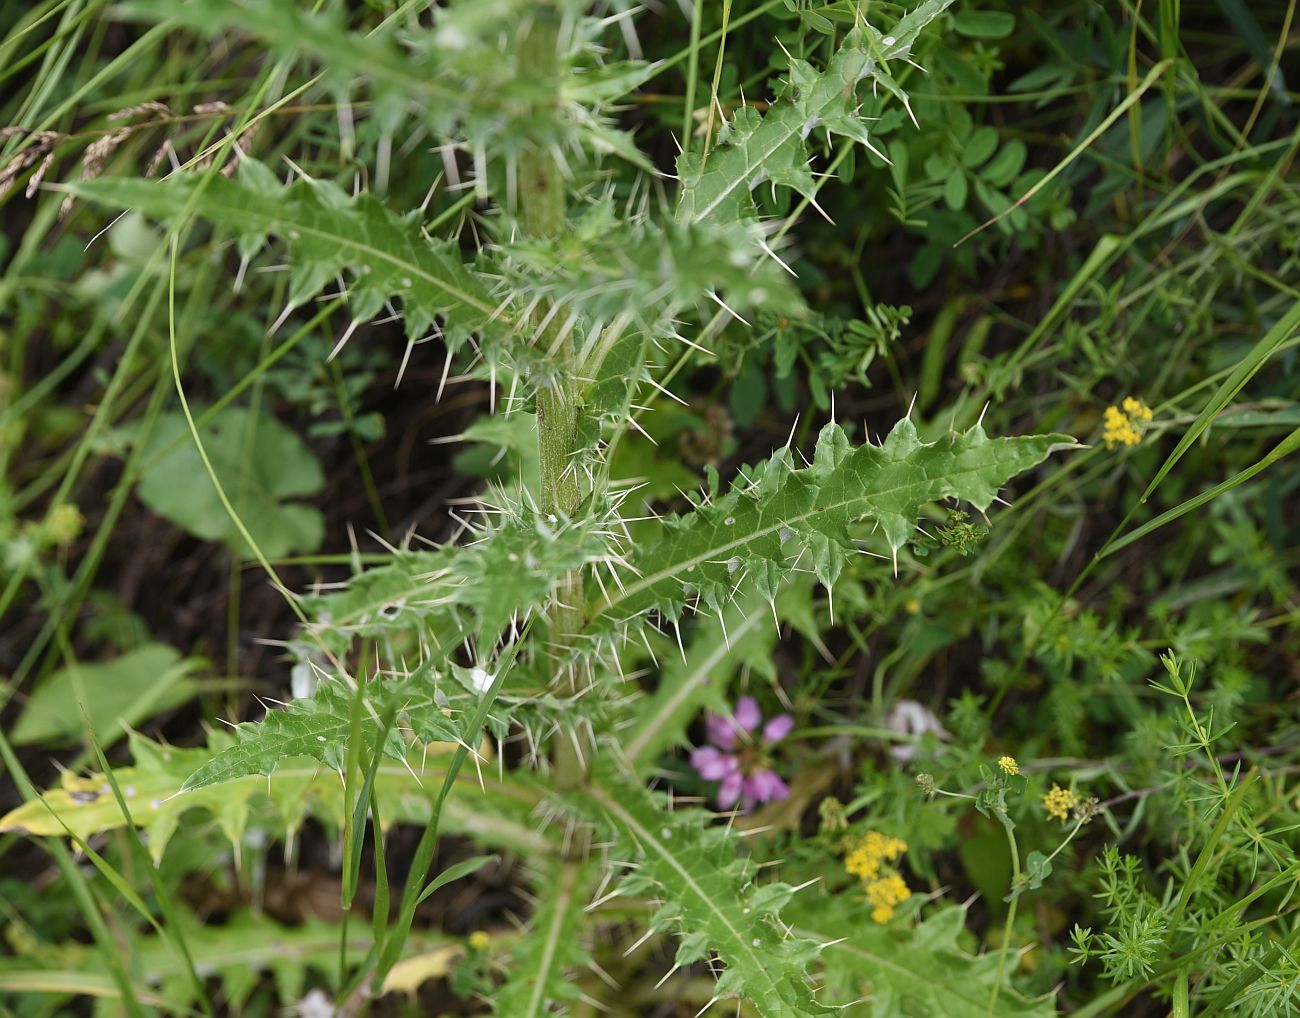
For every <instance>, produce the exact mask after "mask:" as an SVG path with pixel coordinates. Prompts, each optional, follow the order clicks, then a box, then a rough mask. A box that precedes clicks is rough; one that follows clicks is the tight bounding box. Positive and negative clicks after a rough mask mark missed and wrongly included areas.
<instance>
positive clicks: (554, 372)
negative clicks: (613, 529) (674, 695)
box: [518, 3, 586, 788]
mask: <svg viewBox="0 0 1300 1018" xmlns="http://www.w3.org/2000/svg"><path fill="white" fill-rule="evenodd" d="M559 28H560V18H559V14H558V13H557V12H556V10H555V9H554V8H553V7H552V6H550V5H549V4H547V3H539V4H537V5H536V8H535V9H534V11H533V12H532V14H531V15H530V17H529V19H528V20H527V21H526V22H525V23H524V24H523V25H522V26H521V30H520V40H519V55H520V61H521V63H522V65H523V68H524V69H525V70H526V71H527V72H529V74H530V76H531V77H532V78H533V79H534V81H535V82H536V83H537V93H536V94H537V96H538V98H537V100H536V106H537V116H538V118H539V119H541V118H545V117H547V116H548V115H549V114H552V111H549V110H547V109H545V106H546V105H547V104H549V103H552V102H554V100H555V97H556V96H557V95H558V94H559V87H560V82H559V76H560V73H561V60H560V49H559V47H560V38H559ZM518 194H519V208H518V216H519V225H520V227H521V228H522V230H523V231H524V232H525V233H527V234H531V235H532V236H535V237H551V236H555V235H557V234H559V233H560V232H561V231H562V230H563V229H564V224H565V220H566V213H565V186H564V178H563V175H562V173H561V170H560V164H559V162H558V161H557V159H556V158H555V153H554V152H553V151H552V150H551V149H549V148H547V147H546V146H544V145H537V144H535V145H533V146H532V147H531V148H530V149H529V151H528V152H526V153H525V156H524V158H523V160H522V162H521V166H520V173H519V192H518ZM550 311H551V308H550V306H549V305H546V304H544V305H543V306H541V307H539V308H538V309H537V310H536V312H535V321H536V322H537V323H538V325H539V326H540V324H541V323H542V322H543V321H545V320H546V319H547V318H548V316H549V312H550ZM549 317H550V318H551V322H550V324H548V325H546V326H544V327H541V330H540V334H539V335H538V336H537V338H536V342H537V343H538V344H540V345H541V346H543V347H544V348H545V349H546V350H548V351H549V354H550V358H549V360H550V364H549V367H550V371H549V374H548V375H547V376H546V377H543V378H540V379H538V389H537V447H538V453H539V456H540V460H541V492H540V497H539V499H538V503H539V505H540V506H541V509H542V512H544V513H547V514H553V515H556V516H571V515H573V514H574V513H575V512H577V510H578V506H579V504H580V503H581V502H582V486H581V484H580V483H579V470H578V464H577V463H576V462H575V459H574V457H575V455H576V453H577V446H578V426H579V423H580V420H581V412H582V407H581V403H580V399H579V394H578V380H577V378H576V377H575V373H574V349H573V337H572V333H571V331H570V330H568V329H564V330H562V331H561V329H560V328H559V327H558V326H557V323H556V321H555V318H556V317H558V316H549ZM583 603H584V596H583V583H582V573H581V572H579V571H578V570H573V571H572V572H570V573H569V574H568V575H567V576H565V577H564V579H562V580H561V581H560V583H559V585H558V586H557V588H556V590H555V594H554V598H553V603H552V605H551V616H550V643H551V645H552V647H553V649H554V651H555V652H556V660H557V661H560V660H563V659H564V657H565V656H566V655H565V654H564V651H565V649H566V648H567V647H568V646H570V645H571V644H572V642H573V640H574V638H575V637H576V635H577V633H578V632H579V631H580V630H581V628H582V621H583ZM562 677H563V676H561V675H560V674H558V668H557V674H554V675H552V680H553V681H559V680H560V679H561V678H562ZM569 679H570V681H571V682H573V681H574V677H573V676H569ZM575 684H576V683H575ZM553 763H554V766H555V778H556V783H557V785H558V786H559V787H560V788H571V787H574V786H576V785H578V784H581V782H582V781H583V779H584V778H585V775H586V761H585V758H584V756H583V754H582V752H581V749H580V746H579V743H578V741H577V738H576V737H574V736H570V735H569V733H566V732H560V733H557V735H556V739H555V745H554V750H553Z"/></svg>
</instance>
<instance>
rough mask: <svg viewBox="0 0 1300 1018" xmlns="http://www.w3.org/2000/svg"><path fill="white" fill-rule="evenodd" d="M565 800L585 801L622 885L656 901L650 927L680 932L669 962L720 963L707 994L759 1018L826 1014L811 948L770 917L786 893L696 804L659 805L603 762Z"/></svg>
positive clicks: (813, 946)
mask: <svg viewBox="0 0 1300 1018" xmlns="http://www.w3.org/2000/svg"><path fill="white" fill-rule="evenodd" d="M574 805H575V806H576V808H577V809H579V810H580V811H582V812H584V813H585V814H587V815H588V816H589V817H590V816H592V810H591V808H590V807H591V806H594V807H595V816H594V819H595V820H596V822H597V823H599V824H600V825H601V826H602V827H604V828H606V829H607V830H608V831H609V832H610V834H611V835H612V836H613V837H614V839H615V843H616V845H617V846H618V847H620V848H622V849H623V850H624V851H625V852H627V853H629V854H630V855H631V856H632V860H629V861H633V860H634V861H635V863H636V866H635V868H634V869H633V870H632V871H631V875H630V876H628V877H627V878H625V879H624V881H623V883H622V888H623V890H625V891H626V892H627V893H629V894H648V895H651V896H653V897H656V898H659V899H661V900H662V901H664V902H665V904H664V905H663V906H662V907H661V908H660V909H659V911H658V912H656V913H655V915H654V917H653V918H652V919H651V921H650V926H651V928H652V929H654V930H656V931H658V932H665V931H668V930H674V931H677V932H679V933H681V934H682V939H681V941H680V943H679V945H678V950H677V957H676V964H677V965H679V966H681V965H690V964H693V963H695V962H699V961H705V960H707V959H709V958H711V957H712V956H714V955H716V956H717V958H718V959H720V960H721V962H722V963H723V965H724V966H725V970H724V971H723V973H722V975H721V976H720V977H719V979H718V983H717V989H716V997H718V998H723V997H744V998H746V999H748V1000H750V1001H751V1002H753V1004H754V1006H755V1008H756V1009H757V1012H758V1013H759V1014H760V1015H762V1016H763V1018H806V1016H816V1015H829V1014H833V1013H835V1012H834V1009H832V1008H829V1007H826V1006H825V1005H823V1004H822V1003H820V1002H819V1001H818V1000H817V998H816V997H815V996H814V995H813V991H812V987H811V986H810V985H809V982H808V976H807V972H808V969H809V967H810V966H811V965H813V964H814V962H815V960H816V958H817V955H818V953H819V951H820V950H821V948H820V947H819V945H818V944H816V943H814V942H813V941H810V940H805V939H802V938H799V937H792V936H787V935H786V933H785V931H784V930H783V929H781V928H780V927H779V926H778V924H777V922H776V921H775V918H774V917H775V916H776V914H777V912H778V911H779V910H780V908H781V907H782V906H783V905H784V904H785V903H786V902H787V901H788V900H789V899H790V897H791V894H792V890H791V889H790V888H789V887H786V886H785V885H783V884H767V885H763V886H761V887H757V886H755V884H754V867H753V866H752V865H751V864H750V863H749V862H748V861H747V860H745V859H744V858H743V857H741V856H739V855H737V839H736V838H735V837H734V836H733V835H732V834H731V833H730V832H729V831H728V830H727V828H725V827H721V826H716V825H711V824H710V823H709V819H710V818H709V814H708V813H705V812H704V811H702V810H694V809H678V810H675V811H669V810H668V809H667V808H666V807H667V803H666V802H665V800H664V799H663V797H657V796H654V795H652V794H651V793H650V792H647V791H646V790H645V789H644V788H643V787H642V786H641V785H640V784H636V783H633V782H632V781H629V780H628V779H626V778H624V777H622V776H620V775H618V774H617V773H615V772H614V771H613V770H612V769H608V768H606V769H605V770H603V771H602V772H600V775H599V778H598V780H597V781H595V782H593V783H592V784H591V785H590V786H589V787H588V788H587V789H586V790H584V793H583V796H582V801H581V802H580V803H575V804H574Z"/></svg>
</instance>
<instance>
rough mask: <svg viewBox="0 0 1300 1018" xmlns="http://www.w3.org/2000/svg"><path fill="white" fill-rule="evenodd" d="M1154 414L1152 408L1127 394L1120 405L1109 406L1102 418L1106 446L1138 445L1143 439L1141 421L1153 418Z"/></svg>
mask: <svg viewBox="0 0 1300 1018" xmlns="http://www.w3.org/2000/svg"><path fill="white" fill-rule="evenodd" d="M1121 407H1122V408H1123V409H1121ZM1152 416H1153V415H1152V413H1151V408H1150V407H1149V406H1147V405H1146V404H1145V403H1143V402H1142V401H1141V400H1140V399H1137V398H1135V397H1133V396H1126V397H1125V398H1124V400H1123V402H1121V403H1120V405H1119V406H1108V407H1107V408H1106V412H1105V414H1104V415H1103V418H1102V432H1101V437H1102V438H1103V439H1105V441H1106V448H1107V449H1114V448H1115V446H1117V445H1137V444H1138V443H1139V442H1140V441H1142V431H1141V428H1140V425H1141V423H1142V422H1143V421H1149V420H1151V418H1152Z"/></svg>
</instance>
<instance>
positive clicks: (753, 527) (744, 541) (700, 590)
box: [591, 419, 1075, 632]
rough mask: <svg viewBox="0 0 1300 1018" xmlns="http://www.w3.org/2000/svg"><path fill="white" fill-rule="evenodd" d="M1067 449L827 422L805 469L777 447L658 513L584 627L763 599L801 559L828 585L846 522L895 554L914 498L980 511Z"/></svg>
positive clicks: (847, 543) (842, 553)
mask: <svg viewBox="0 0 1300 1018" xmlns="http://www.w3.org/2000/svg"><path fill="white" fill-rule="evenodd" d="M1074 446H1075V443H1074V440H1073V439H1071V438H1069V437H1068V436H1064V435H1041V436H1032V437H1023V438H1002V439H990V438H989V437H988V436H987V435H985V433H984V431H983V429H982V428H980V427H979V426H978V425H977V426H975V427H974V428H972V429H970V430H969V431H967V432H965V433H963V434H961V435H957V436H955V437H954V438H953V439H952V440H951V441H947V442H939V443H935V444H929V445H927V444H925V443H923V442H922V441H921V440H920V438H919V437H918V436H917V432H916V428H915V427H914V426H913V424H912V422H911V420H909V419H904V420H902V421H899V422H898V424H897V425H895V426H894V429H893V430H892V431H891V432H890V433H889V436H888V437H887V438H886V439H885V440H884V442H883V443H882V444H880V445H871V444H867V445H863V446H859V447H858V448H856V449H855V448H851V447H850V446H849V444H848V439H847V438H846V437H845V435H844V432H843V431H842V430H841V429H840V428H839V427H838V426H837V425H835V424H829V425H827V426H826V427H825V428H824V429H823V430H822V433H821V435H820V437H819V438H818V442H817V451H816V455H815V458H814V460H813V464H812V465H811V466H809V467H806V468H803V469H796V468H795V467H794V466H793V465H792V463H791V457H790V453H789V451H788V450H781V451H779V452H778V453H776V454H775V455H774V456H773V457H772V458H771V459H770V460H769V461H768V462H767V463H766V464H765V465H763V466H762V467H761V468H758V469H756V470H755V471H754V472H753V474H752V476H748V477H746V478H745V480H744V482H742V483H741V484H738V485H736V486H735V487H733V488H732V490H731V491H730V492H728V493H727V494H726V495H723V496H721V497H719V498H717V499H715V500H713V501H712V502H710V503H708V504H706V505H701V506H699V507H698V508H696V509H695V511H694V512H691V513H689V514H687V515H685V516H683V517H679V518H677V519H675V520H671V521H669V522H668V524H667V525H666V529H665V532H664V534H663V536H662V537H661V538H660V539H659V540H658V541H656V542H654V543H652V544H650V545H649V546H647V547H646V548H644V549H643V550H642V551H641V552H640V553H639V554H637V555H635V556H633V558H632V565H633V567H634V568H636V569H638V570H639V572H638V574H637V575H636V576H635V577H631V578H629V579H628V580H627V581H626V582H625V583H624V584H623V585H622V587H621V588H620V589H619V590H618V591H615V592H611V593H610V595H609V597H608V598H607V599H606V600H605V601H604V602H603V603H602V604H599V605H598V606H597V607H596V608H595V610H594V612H593V621H592V623H591V628H592V629H593V630H594V631H597V632H599V631H600V630H602V629H603V628H606V627H612V626H614V625H615V624H616V623H618V622H620V621H624V620H628V619H631V618H633V617H634V616H637V615H642V614H644V613H647V612H650V611H658V612H660V613H661V614H662V615H663V616H665V617H666V618H668V619H676V618H677V617H678V616H680V615H681V613H682V610H683V609H684V607H685V606H686V604H687V603H688V600H689V599H691V598H693V597H694V596H695V595H697V594H698V596H699V598H700V599H701V600H702V601H703V603H705V604H707V605H708V606H710V607H711V608H712V609H714V610H717V609H719V608H721V606H722V605H724V604H725V603H726V602H727V601H728V600H730V598H731V596H732V592H733V591H734V590H736V589H737V588H738V587H739V586H740V585H741V584H747V585H748V586H750V587H752V588H754V589H756V590H757V591H758V592H759V593H760V594H762V595H763V596H764V597H766V598H768V599H771V598H773V597H775V596H776V592H777V589H778V588H779V587H780V585H781V583H782V582H783V580H784V579H785V577H786V576H787V575H788V574H789V572H790V569H791V566H792V563H793V562H794V561H795V560H796V559H799V558H800V557H801V556H802V557H804V558H805V565H806V566H807V565H811V567H812V568H813V570H814V571H815V573H816V575H817V578H818V579H819V580H820V581H821V582H822V583H824V584H827V585H830V584H833V583H834V582H835V580H836V579H837V578H838V576H839V573H840V570H841V568H842V565H843V562H844V560H845V557H846V556H847V555H849V554H852V553H853V552H854V551H855V550H856V544H855V543H854V537H853V535H852V534H851V532H850V529H849V528H850V527H851V526H853V525H854V524H857V523H859V522H860V521H864V520H867V521H870V522H872V523H873V524H875V525H876V526H877V527H878V528H879V530H880V532H881V534H882V535H883V538H884V541H885V545H886V547H887V548H888V549H889V550H890V551H892V552H894V553H897V551H898V549H900V548H902V547H903V546H904V545H905V544H906V543H907V542H908V541H909V540H911V539H912V535H913V534H914V532H915V530H916V520H917V517H918V514H919V513H920V510H921V506H922V504H923V503H926V502H932V501H937V500H939V499H945V498H955V499H961V500H962V501H965V502H969V503H970V504H971V505H973V506H974V507H975V508H976V509H978V510H980V511H983V510H985V509H987V508H988V507H989V506H990V505H991V504H992V502H993V500H994V498H996V497H997V493H998V489H999V488H1000V487H1001V486H1002V485H1004V484H1005V483H1006V482H1007V481H1009V480H1010V479H1011V478H1013V477H1015V476H1016V475H1017V474H1019V473H1022V472H1024V471H1026V470H1029V469H1031V468H1032V467H1034V466H1037V465H1038V464H1039V463H1041V462H1042V461H1043V460H1044V459H1046V458H1047V456H1048V454H1049V453H1051V452H1052V451H1053V450H1054V449H1060V448H1073V447H1074Z"/></svg>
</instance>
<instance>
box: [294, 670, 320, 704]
mask: <svg viewBox="0 0 1300 1018" xmlns="http://www.w3.org/2000/svg"><path fill="white" fill-rule="evenodd" d="M316 682H317V676H316V669H315V668H313V667H312V666H311V664H310V662H307V661H299V662H298V663H297V664H296V665H294V666H293V670H292V671H291V672H289V690H290V693H291V695H292V696H293V698H294V699H295V700H310V699H311V698H312V697H313V696H315V695H316Z"/></svg>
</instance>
